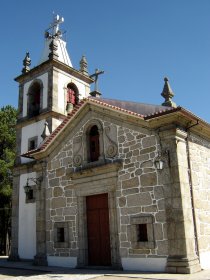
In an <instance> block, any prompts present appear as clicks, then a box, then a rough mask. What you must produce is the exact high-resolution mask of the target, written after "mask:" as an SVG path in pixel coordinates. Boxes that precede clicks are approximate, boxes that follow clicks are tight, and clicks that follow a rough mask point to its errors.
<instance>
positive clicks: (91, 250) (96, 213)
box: [86, 194, 111, 266]
mask: <svg viewBox="0 0 210 280" xmlns="http://www.w3.org/2000/svg"><path fill="white" fill-rule="evenodd" d="M86 209H87V235H88V265H99V266H109V265H111V249H110V231H109V209H108V194H99V195H92V196H87V197H86Z"/></svg>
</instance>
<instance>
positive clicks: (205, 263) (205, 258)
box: [200, 251, 210, 269]
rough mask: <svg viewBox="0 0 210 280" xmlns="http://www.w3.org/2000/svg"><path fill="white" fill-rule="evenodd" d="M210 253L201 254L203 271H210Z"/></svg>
mask: <svg viewBox="0 0 210 280" xmlns="http://www.w3.org/2000/svg"><path fill="white" fill-rule="evenodd" d="M209 260H210V251H208V252H202V253H200V265H201V268H202V269H210V261H209Z"/></svg>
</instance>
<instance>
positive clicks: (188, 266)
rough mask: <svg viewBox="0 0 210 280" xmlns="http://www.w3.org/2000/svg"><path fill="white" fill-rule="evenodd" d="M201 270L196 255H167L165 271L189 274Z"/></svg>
mask: <svg viewBox="0 0 210 280" xmlns="http://www.w3.org/2000/svg"><path fill="white" fill-rule="evenodd" d="M198 271H201V267H200V263H199V259H198V257H196V256H195V257H191V258H187V257H181V256H177V257H175V256H174V257H168V260H167V267H166V272H168V273H183V274H190V273H195V272H198Z"/></svg>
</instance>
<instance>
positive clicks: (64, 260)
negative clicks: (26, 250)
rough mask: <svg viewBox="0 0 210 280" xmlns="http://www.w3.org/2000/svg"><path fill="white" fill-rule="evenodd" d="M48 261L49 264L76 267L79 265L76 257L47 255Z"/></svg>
mask: <svg viewBox="0 0 210 280" xmlns="http://www.w3.org/2000/svg"><path fill="white" fill-rule="evenodd" d="M47 262H48V265H49V266H60V267H68V268H75V267H76V265H77V258H76V257H58V256H47Z"/></svg>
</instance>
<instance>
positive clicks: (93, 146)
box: [89, 125, 100, 162]
mask: <svg viewBox="0 0 210 280" xmlns="http://www.w3.org/2000/svg"><path fill="white" fill-rule="evenodd" d="M89 152H90V161H91V162H93V161H97V160H98V159H99V156H100V144H99V131H98V127H97V125H94V126H92V127H91V129H90V132H89Z"/></svg>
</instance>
